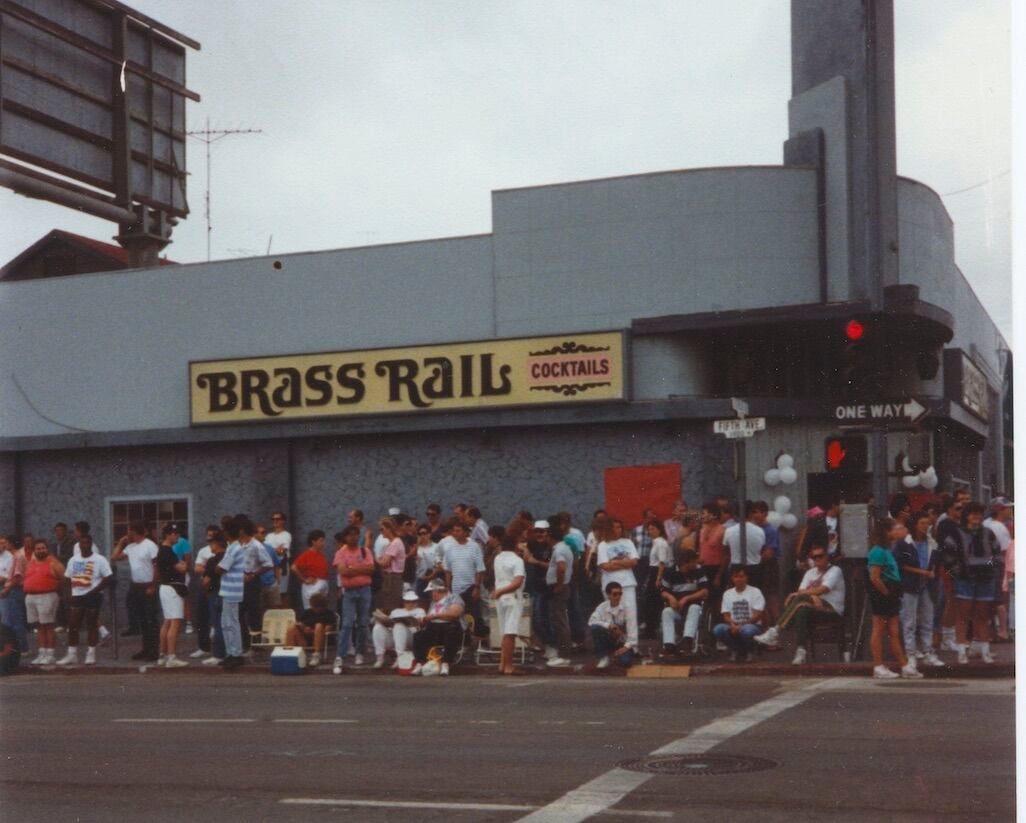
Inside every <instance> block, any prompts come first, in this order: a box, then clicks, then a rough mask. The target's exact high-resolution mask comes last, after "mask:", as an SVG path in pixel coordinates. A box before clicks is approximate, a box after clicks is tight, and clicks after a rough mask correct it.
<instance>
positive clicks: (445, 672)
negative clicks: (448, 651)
mask: <svg viewBox="0 0 1026 823" xmlns="http://www.w3.org/2000/svg"><path fill="white" fill-rule="evenodd" d="M438 673H439V674H440V675H442V677H448V676H449V664H448V663H443V664H442V667H441V668H440V669H439V670H438Z"/></svg>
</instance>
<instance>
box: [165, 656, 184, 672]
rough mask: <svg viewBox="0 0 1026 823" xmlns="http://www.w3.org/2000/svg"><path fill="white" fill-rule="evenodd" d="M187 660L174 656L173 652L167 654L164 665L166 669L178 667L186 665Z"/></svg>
mask: <svg viewBox="0 0 1026 823" xmlns="http://www.w3.org/2000/svg"><path fill="white" fill-rule="evenodd" d="M188 665H189V661H188V660H181V659H180V658H177V657H175V656H174V655H173V654H169V655H168V656H167V660H165V661H164V666H165V667H166V668H168V669H180V668H182V666H188Z"/></svg>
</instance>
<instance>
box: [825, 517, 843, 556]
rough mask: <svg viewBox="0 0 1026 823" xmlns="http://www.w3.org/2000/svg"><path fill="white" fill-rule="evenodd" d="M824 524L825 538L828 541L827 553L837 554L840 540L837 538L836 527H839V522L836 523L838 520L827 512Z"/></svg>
mask: <svg viewBox="0 0 1026 823" xmlns="http://www.w3.org/2000/svg"><path fill="white" fill-rule="evenodd" d="M826 525H827V539H828V541H829V543H830V545H829V546H827V554H829V555H834V554H837V552H838V550H839V549H840V548H841V542H840V538H839V534H840V532H839V531H838V527H839V525H840V524H839V523H838V520H837V518H836V517H831V516H830V515H829V514H828V515H827V516H826Z"/></svg>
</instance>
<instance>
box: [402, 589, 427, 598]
mask: <svg viewBox="0 0 1026 823" xmlns="http://www.w3.org/2000/svg"><path fill="white" fill-rule="evenodd" d="M428 588H431V587H430V586H428ZM403 600H420V598H419V597H417V593H416V592H415V591H414V590H413V589H407V590H406V591H404V592H403Z"/></svg>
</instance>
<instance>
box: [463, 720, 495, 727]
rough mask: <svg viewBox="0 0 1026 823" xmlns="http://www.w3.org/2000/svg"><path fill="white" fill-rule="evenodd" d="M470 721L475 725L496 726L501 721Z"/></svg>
mask: <svg viewBox="0 0 1026 823" xmlns="http://www.w3.org/2000/svg"><path fill="white" fill-rule="evenodd" d="M468 722H470V723H472V724H474V725H475V726H496V725H498V723H499V721H498V720H470V721H468Z"/></svg>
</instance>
